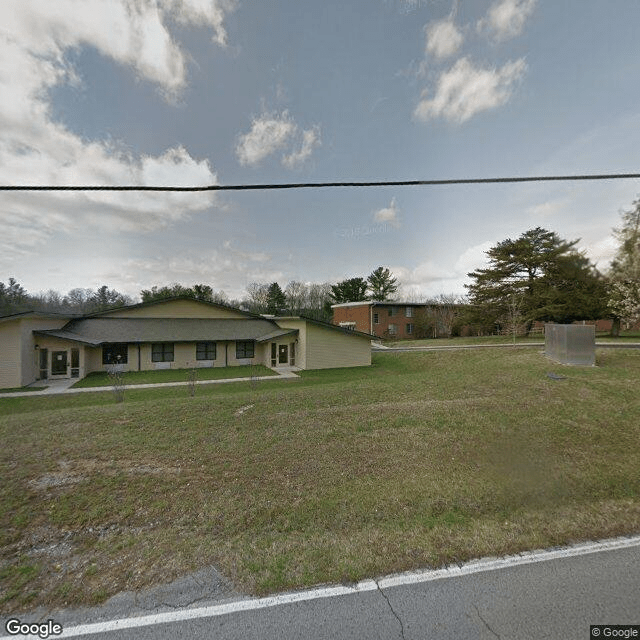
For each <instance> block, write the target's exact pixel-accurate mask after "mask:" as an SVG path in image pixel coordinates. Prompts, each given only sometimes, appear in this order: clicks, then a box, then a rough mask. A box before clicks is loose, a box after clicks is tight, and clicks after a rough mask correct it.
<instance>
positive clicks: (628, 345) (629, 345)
mask: <svg viewBox="0 0 640 640" xmlns="http://www.w3.org/2000/svg"><path fill="white" fill-rule="evenodd" d="M544 346H545V344H544V342H516V343H515V344H513V343H512V342H508V343H507V342H500V343H495V344H457V345H456V344H447V345H440V346H438V345H434V346H425V347H386V346H384V345H378V344H376V345H374V346H372V349H371V350H372V351H390V352H400V351H451V350H454V349H494V348H502V349H513V348H514V347H542V348H544ZM596 349H640V342H596Z"/></svg>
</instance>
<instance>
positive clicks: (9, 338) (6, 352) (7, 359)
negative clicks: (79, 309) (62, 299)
mask: <svg viewBox="0 0 640 640" xmlns="http://www.w3.org/2000/svg"><path fill="white" fill-rule="evenodd" d="M66 322H67V319H66V318H38V317H35V318H33V317H26V318H16V319H14V320H6V321H4V322H0V389H6V388H10V387H21V386H24V385H27V384H31V383H32V382H35V380H36V379H37V376H38V354H37V350H36V348H35V346H36V344H39V343H40V336H34V335H33V333H32V332H33V331H34V330H36V329H59V328H61V327H62V326H64V325H65V324H66Z"/></svg>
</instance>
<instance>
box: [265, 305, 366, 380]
mask: <svg viewBox="0 0 640 640" xmlns="http://www.w3.org/2000/svg"><path fill="white" fill-rule="evenodd" d="M276 322H277V323H278V325H279V326H281V327H282V328H283V329H298V332H299V333H298V344H297V345H296V347H297V352H296V366H298V367H300V368H301V369H331V368H334V367H359V366H367V365H370V364H371V341H370V339H369V338H366V337H363V336H358V335H355V334H350V333H345V332H343V331H338V330H336V329H332V328H329V327H323V326H320V325H317V324H314V323H312V322H307V321H306V320H304V319H303V318H277V319H276Z"/></svg>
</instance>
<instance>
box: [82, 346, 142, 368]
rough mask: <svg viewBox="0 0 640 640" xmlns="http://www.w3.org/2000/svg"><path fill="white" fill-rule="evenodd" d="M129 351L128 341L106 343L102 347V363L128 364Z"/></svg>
mask: <svg viewBox="0 0 640 640" xmlns="http://www.w3.org/2000/svg"><path fill="white" fill-rule="evenodd" d="M128 352H129V348H128V345H127V344H126V343H123V342H112V343H110V344H105V345H104V347H102V364H127V356H128ZM71 366H73V365H71ZM78 366H80V365H78Z"/></svg>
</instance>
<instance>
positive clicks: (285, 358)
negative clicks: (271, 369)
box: [278, 344, 289, 364]
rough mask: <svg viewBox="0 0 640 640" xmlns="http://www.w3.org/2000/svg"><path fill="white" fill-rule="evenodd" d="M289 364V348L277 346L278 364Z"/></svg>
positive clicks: (284, 345) (281, 345)
mask: <svg viewBox="0 0 640 640" xmlns="http://www.w3.org/2000/svg"><path fill="white" fill-rule="evenodd" d="M288 362H289V347H287V345H286V344H279V345H278V363H279V364H287V363H288Z"/></svg>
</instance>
